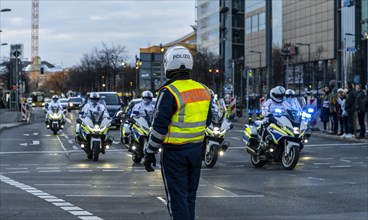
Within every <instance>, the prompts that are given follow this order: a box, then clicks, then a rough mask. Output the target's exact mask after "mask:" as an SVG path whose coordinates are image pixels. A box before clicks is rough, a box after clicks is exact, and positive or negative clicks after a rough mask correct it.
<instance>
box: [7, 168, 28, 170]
mask: <svg viewBox="0 0 368 220" xmlns="http://www.w3.org/2000/svg"><path fill="white" fill-rule="evenodd" d="M5 169H6V170H27V169H28V168H23V167H19V168H16V167H9V168H5Z"/></svg>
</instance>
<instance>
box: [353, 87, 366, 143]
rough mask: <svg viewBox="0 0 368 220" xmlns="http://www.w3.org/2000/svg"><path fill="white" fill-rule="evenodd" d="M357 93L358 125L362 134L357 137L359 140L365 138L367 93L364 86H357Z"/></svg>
mask: <svg viewBox="0 0 368 220" xmlns="http://www.w3.org/2000/svg"><path fill="white" fill-rule="evenodd" d="M355 91H356V93H357V99H356V107H357V115H358V123H359V128H360V132H359V135H358V136H357V138H358V139H361V138H365V124H364V117H365V106H364V105H365V103H364V99H365V97H366V94H365V92H364V91H363V90H362V85H360V84H356V85H355Z"/></svg>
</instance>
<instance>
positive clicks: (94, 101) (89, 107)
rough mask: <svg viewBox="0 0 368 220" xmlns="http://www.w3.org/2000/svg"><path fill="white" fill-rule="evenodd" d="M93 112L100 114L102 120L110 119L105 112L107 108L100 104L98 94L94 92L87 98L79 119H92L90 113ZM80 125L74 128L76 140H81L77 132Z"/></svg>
mask: <svg viewBox="0 0 368 220" xmlns="http://www.w3.org/2000/svg"><path fill="white" fill-rule="evenodd" d="M93 112H102V118H110V115H109V112H108V111H107V108H106V106H105V105H103V104H101V103H100V94H98V93H96V92H91V93H90V94H89V97H88V102H87V103H86V104H85V105H84V106H83V108H82V110H81V112H80V113H82V114H81V115H80V117H81V118H85V117H90V118H93V115H91V113H93ZM79 128H80V124H79V123H77V126H76V134H77V139H78V140H82V137H81V136H80V135H81V134H80V132H79Z"/></svg>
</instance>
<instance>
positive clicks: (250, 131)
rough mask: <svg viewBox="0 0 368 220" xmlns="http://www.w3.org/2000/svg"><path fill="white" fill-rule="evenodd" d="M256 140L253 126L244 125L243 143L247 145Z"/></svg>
mask: <svg viewBox="0 0 368 220" xmlns="http://www.w3.org/2000/svg"><path fill="white" fill-rule="evenodd" d="M256 138H257V129H256V127H254V126H252V125H251V126H250V125H248V124H245V125H244V132H243V141H244V143H245V144H249V143H250V142H251V141H253V140H255V139H256Z"/></svg>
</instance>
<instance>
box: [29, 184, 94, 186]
mask: <svg viewBox="0 0 368 220" xmlns="http://www.w3.org/2000/svg"><path fill="white" fill-rule="evenodd" d="M34 185H35V186H92V185H91V184H73V183H36V184H34Z"/></svg>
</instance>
